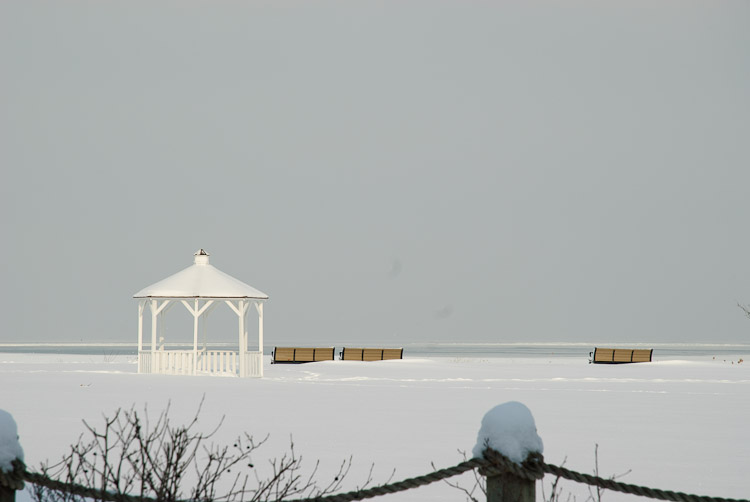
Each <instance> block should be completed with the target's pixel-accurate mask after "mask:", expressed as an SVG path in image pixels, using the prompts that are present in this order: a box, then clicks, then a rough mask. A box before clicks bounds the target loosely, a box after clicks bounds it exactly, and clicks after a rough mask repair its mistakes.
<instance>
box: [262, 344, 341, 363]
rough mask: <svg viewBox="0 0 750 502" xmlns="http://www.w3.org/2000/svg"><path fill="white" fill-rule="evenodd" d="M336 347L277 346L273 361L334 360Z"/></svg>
mask: <svg viewBox="0 0 750 502" xmlns="http://www.w3.org/2000/svg"><path fill="white" fill-rule="evenodd" d="M335 352H336V349H335V348H334V347H276V349H274V351H273V361H274V362H277V363H310V362H313V361H333V355H334V353H335Z"/></svg>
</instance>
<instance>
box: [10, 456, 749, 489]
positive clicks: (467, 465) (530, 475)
mask: <svg viewBox="0 0 750 502" xmlns="http://www.w3.org/2000/svg"><path fill="white" fill-rule="evenodd" d="M474 469H479V473H480V474H482V475H483V476H487V477H493V476H501V475H505V476H507V475H510V476H512V477H515V478H518V479H521V480H524V481H526V482H530V483H532V484H533V483H534V482H535V481H536V480H537V479H541V478H543V477H544V475H545V474H551V475H553V476H558V477H560V478H563V479H567V480H570V481H574V482H577V483H583V484H587V485H590V486H595V487H598V488H603V489H606V490H611V491H616V492H621V493H628V494H632V495H639V496H642V497H648V498H652V499H656V500H669V501H674V502H750V500H748V499H729V498H722V497H710V496H705V495H693V494H689V493H683V492H675V491H670V490H660V489H657V488H649V487H646V486H639V485H634V484H629V483H622V482H619V481H615V480H614V479H606V478H601V477H598V476H592V475H590V474H584V473H581V472H576V471H572V470H570V469H566V468H564V467H561V466H557V465H552V464H547V463H545V462H544V458H543V457H542V456H541V455H540V454H532V455H530V456H529V457H528V458H527V459H526V460H525V461H524V462H523V463H522V464H520V465H519V464H517V463H515V462H512V461H511V460H509V459H508V458H507V457H505V456H503V455H502V454H500V453H498V452H496V451H494V450H491V449H487V450H485V452H484V458H473V459H471V460H467V461H464V462H461V463H460V464H457V465H455V466H452V467H448V468H445V469H439V470H436V471H433V472H430V473H427V474H425V475H422V476H416V477H413V478H407V479H404V480H401V481H396V482H393V483H388V484H385V485H381V486H376V487H373V488H368V489H363V490H355V491H350V492H346V493H339V494H332V495H325V496H322V497H313V498H305V499H290V500H287V501H285V502H351V501H355V500H365V499H369V498H372V497H377V496H381V495H388V494H392V493H397V492H402V491H405V490H411V489H413V488H418V487H420V486H426V485H429V484H432V483H436V482H438V481H442V480H445V479H448V478H451V477H454V476H457V475H459V474H463V473H465V472H468V471H471V470H474ZM505 479H507V478H505ZM24 481H27V482H29V483H32V484H35V485H38V486H43V487H46V488H49V489H52V490H55V491H59V492H63V493H67V494H70V495H78V496H81V497H86V498H91V499H95V500H101V501H102V502H162V501H160V500H159V499H156V498H150V497H143V496H134V495H127V494H120V493H113V492H108V491H103V490H98V489H95V488H91V487H87V486H83V485H80V484H74V483H64V482H62V481H57V480H54V479H51V478H49V477H47V476H44V475H42V474H39V473H34V472H29V471H27V470H26V466H25V465H24V464H23V463H22V462H20V461H18V460H15V461H14V462H13V471H11V472H3V471H2V470H0V488H3V487H4V488H5V489H9V490H22V489H23V486H24ZM176 502H192V501H176Z"/></svg>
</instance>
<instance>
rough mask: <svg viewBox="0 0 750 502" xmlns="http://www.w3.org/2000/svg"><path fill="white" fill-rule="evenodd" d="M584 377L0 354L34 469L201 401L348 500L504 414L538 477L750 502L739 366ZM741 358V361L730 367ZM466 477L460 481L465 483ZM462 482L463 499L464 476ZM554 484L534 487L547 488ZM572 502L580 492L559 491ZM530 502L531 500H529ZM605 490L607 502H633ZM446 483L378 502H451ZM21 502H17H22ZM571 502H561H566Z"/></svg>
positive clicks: (562, 369) (569, 363)
mask: <svg viewBox="0 0 750 502" xmlns="http://www.w3.org/2000/svg"><path fill="white" fill-rule="evenodd" d="M654 359H655V360H654V362H652V363H643V364H631V365H593V364H588V363H587V362H586V359H585V358H576V357H561V356H548V357H529V356H528V355H519V356H518V357H482V356H480V355H470V356H454V357H437V356H431V357H409V356H408V353H407V357H406V359H404V360H402V361H383V362H374V363H361V362H348V361H347V362H345V361H330V362H319V363H310V364H302V365H280V364H277V365H271V364H268V363H269V361H268V359H266V364H265V373H266V376H265V378H263V379H237V378H231V377H226V378H222V377H200V376H197V377H193V376H166V375H139V374H137V373H136V363H135V358H134V357H132V356H128V355H118V354H111V353H110V354H25V353H0V382H2V386H1V388H0V408H2V409H5V410H7V411H8V412H10V413H11V414H12V415H13V416H14V418H15V420H16V422H17V423H18V428H19V434H20V438H21V444H22V446H23V447H24V449H25V452H26V461H27V464H28V465H29V466H30V467H32V468H33V467H36V466H38V464H39V462H40V461H42V460H44V459H46V458H50V459H55V458H57V457H59V456H60V455H61V454H63V453H65V451H66V448H67V446H68V445H69V444H70V443H71V442H74V441H75V440H76V439H77V437H78V435H79V434H80V433H81V432H82V431H83V426H82V424H81V420H82V419H85V420H87V421H89V422H90V423H94V424H97V423H101V417H102V414H111V413H112V412H113V411H114V410H116V409H117V408H120V407H124V408H129V407H131V406H135V407H136V409H143V407H144V406H146V405H147V406H148V409H149V413H150V414H153V415H154V416H155V415H156V414H158V412H159V411H161V410H162V409H164V407H165V406H166V405H167V403H171V409H172V413H171V416H172V419H173V421H175V422H180V421H185V422H186V421H188V420H189V419H190V418H192V416H193V414H194V413H195V411H196V409H197V407H198V404H199V403H200V401H201V399H203V398H204V396H205V403H204V406H203V411H202V413H201V420H200V425H201V426H203V427H205V430H206V431H208V430H210V429H212V428H213V426H215V425H216V424H217V423H218V421H219V420H220V418H221V417H222V416H225V421H224V425H223V426H222V428H221V431H220V433H219V439H220V440H222V441H230V440H231V439H232V438H233V437H235V436H236V435H238V434H240V433H242V432H248V433H250V434H253V435H255V436H256V437H263V436H265V435H266V434H270V440H269V442H268V443H267V444H266V445H265V446H264V447H263V448H262V449H261V450H260V451H259V455H258V457H257V458H256V459H254V460H255V463H257V464H261V463H262V462H263V458H264V457H266V458H270V457H274V456H280V455H281V454H283V452H284V451H285V450H286V449H287V447H288V444H289V436H290V434H291V435H293V438H294V442H295V449H296V450H297V451H298V452H299V453H301V454H302V455H303V457H304V458H305V459H306V462H309V464H308V466H309V467H312V466H313V464H314V460H315V459H320V460H321V472H322V473H325V472H329V471H333V470H335V469H336V468H337V467H338V465H339V464H340V462H341V460H343V459H345V458H348V457H349V456H350V455H353V457H354V465H353V468H352V471H351V473H350V475H349V477H348V478H347V483H346V484H345V487H344V488H345V489H349V488H354V487H355V485H357V484H359V483H362V482H363V481H364V479H365V478H366V476H367V473H368V471H369V468H370V465H371V464H372V463H374V464H375V468H374V471H373V472H374V479H375V481H376V482H378V481H380V482H382V481H385V480H386V479H388V478H389V477H390V475H391V472H392V471H393V469H395V470H396V472H395V476H394V480H398V479H403V478H406V477H410V476H415V475H420V474H425V473H427V472H429V471H430V470H431V462H434V463H435V465H436V466H437V467H448V466H451V465H455V464H457V463H459V462H460V461H461V460H462V457H461V455H460V454H459V453H458V450H465V451H471V448H472V447H473V445H474V443H475V441H476V435H477V432H478V430H479V424H480V421H481V419H482V416H483V415H484V413H485V412H486V411H487V410H489V409H490V408H492V407H493V406H495V405H497V404H500V403H503V402H506V401H520V402H522V403H524V404H525V405H526V406H528V407H529V409H530V410H531V411H532V413H533V415H534V417H535V419H536V424H537V427H538V431H539V435H540V436H541V438H542V439H543V441H544V456H545V460H546V461H547V462H549V463H554V464H558V465H559V464H561V463H563V462H565V466H566V467H568V468H570V469H573V470H578V471H582V472H589V473H590V472H592V471H593V469H594V448H595V445H596V444H598V445H599V469H600V473H601V474H602V475H604V476H609V475H613V474H620V473H623V472H626V471H628V470H630V471H631V472H630V474H628V475H627V476H625V477H624V478H622V479H621V480H622V481H625V482H628V483H634V484H642V485H647V486H651V487H656V488H663V489H670V490H677V491H684V492H689V493H697V494H703V495H711V496H722V497H730V498H748V496H749V495H750V494H749V493H748V489H747V472H748V471H749V470H750V448H748V444H750V432H748V419H749V418H750V365H749V363H747V362H744V361H745V360H747V359H748V357H747V355H743V354H741V353H737V352H734V353H732V354H730V355H727V356H722V355H718V356H710V355H701V356H696V355H690V356H684V357H682V356H669V357H659V356H658V352H657V353H655V356H654ZM740 359H743V362H742V363H740V362H739V361H740ZM465 476H467V475H465ZM463 479H465V482H464V484H466V485H467V486H468V484H469V478H468V477H466V478H463ZM551 481H552V479H551V478H550V477H549V476H548V477H546V478H545V479H544V486H545V489H547V491H548V487H549V484H550V482H551ZM561 484H562V486H563V490H564V496H563V498H564V499H565V498H567V494H568V493H570V494H572V495H573V496H574V497H575V498H576V500H578V501H579V502H582V501H584V500H586V498H587V497H588V494H589V492H588V489H587V487H586V486H584V485H579V484H575V483H572V482H565V481H563V482H561ZM537 493H538V499H539V500H541V493H540V490H539V489H538V490H537ZM635 498H636V497H635V496H632V495H624V494H617V493H613V492H606V493H605V495H604V500H606V501H608V502H609V501H619V500H634V499H635ZM463 499H464V496H463V494H462V493H460V492H458V491H456V490H455V489H453V488H450V487H448V486H446V485H445V484H441V483H438V484H435V485H431V486H429V487H425V488H420V489H417V490H412V491H408V492H405V493H402V494H398V495H391V496H388V497H387V499H386V498H381V500H388V501H390V502H396V501H406V500H425V501H426V500H463ZM21 500H25V497H24V496H22V497H21ZM571 500H572V499H571Z"/></svg>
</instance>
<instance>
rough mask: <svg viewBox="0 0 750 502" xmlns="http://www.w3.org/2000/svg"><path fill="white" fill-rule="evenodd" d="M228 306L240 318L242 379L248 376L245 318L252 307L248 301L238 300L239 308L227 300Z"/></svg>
mask: <svg viewBox="0 0 750 502" xmlns="http://www.w3.org/2000/svg"><path fill="white" fill-rule="evenodd" d="M225 302H226V304H227V305H229V307H230V308H231V309H232V310H234V313H235V314H237V317H238V318H239V323H238V338H239V340H238V342H239V343H238V345H239V353H238V356H239V359H240V364H239V366H240V367H239V375H240V376H241V377H244V376H247V375H246V373H247V368H246V367H245V366H246V365H245V359H246V357H245V354H246V353H247V332H246V331H245V316H246V314H247V308H248V307H249V306H250V304H249V303H248V301H247V300H237V306H235V305H234V302H233V301H231V300H225Z"/></svg>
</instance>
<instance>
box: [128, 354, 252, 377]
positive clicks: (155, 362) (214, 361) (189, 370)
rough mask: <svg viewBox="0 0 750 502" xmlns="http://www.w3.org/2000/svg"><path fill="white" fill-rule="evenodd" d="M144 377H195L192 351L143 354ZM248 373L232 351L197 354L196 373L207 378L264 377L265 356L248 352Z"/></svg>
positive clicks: (141, 360) (140, 358) (141, 357)
mask: <svg viewBox="0 0 750 502" xmlns="http://www.w3.org/2000/svg"><path fill="white" fill-rule="evenodd" d="M138 359H139V368H140V369H139V372H140V373H161V374H167V375H192V374H193V351H192V350H157V351H154V352H153V353H152V352H151V351H141V352H140V353H139V354H138ZM244 363H245V364H244V369H243V368H241V365H240V358H239V354H238V353H237V352H235V351H231V350H200V351H198V353H197V361H196V365H195V370H196V371H195V373H197V374H203V375H206V374H208V375H237V376H241V377H259V376H262V374H263V372H262V365H263V355H262V354H261V352H246V353H245V361H244Z"/></svg>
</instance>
